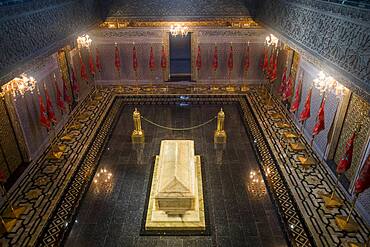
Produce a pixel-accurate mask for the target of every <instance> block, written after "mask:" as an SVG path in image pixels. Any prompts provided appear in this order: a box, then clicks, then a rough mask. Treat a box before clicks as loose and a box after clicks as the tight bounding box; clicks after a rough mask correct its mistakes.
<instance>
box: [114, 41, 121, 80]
mask: <svg viewBox="0 0 370 247" xmlns="http://www.w3.org/2000/svg"><path fill="white" fill-rule="evenodd" d="M114 67H115V68H116V71H117V72H118V73H120V72H121V57H120V52H119V48H118V45H117V43H114Z"/></svg>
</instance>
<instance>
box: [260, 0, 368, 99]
mask: <svg viewBox="0 0 370 247" xmlns="http://www.w3.org/2000/svg"><path fill="white" fill-rule="evenodd" d="M313 2H314V3H313V4H314V6H310V5H308V4H305V3H306V1H304V2H303V1H298V0H296V1H285V0H278V1H267V0H266V1H264V3H263V4H262V5H261V6H260V8H259V10H258V11H257V17H258V18H259V20H260V21H261V22H262V23H264V24H266V25H267V26H269V27H271V28H273V30H275V31H277V32H278V33H280V35H278V36H279V38H280V39H283V40H285V41H287V43H288V44H289V45H290V46H292V48H293V49H296V50H297V51H298V52H299V53H300V54H301V55H302V56H303V57H304V58H305V59H306V60H308V61H310V62H312V63H314V64H315V65H316V66H318V67H319V68H320V69H323V70H325V71H327V72H328V73H329V74H332V75H333V76H335V78H336V79H337V80H338V81H340V82H341V83H342V84H344V85H345V86H347V87H349V88H350V89H351V90H352V91H354V92H356V93H357V94H360V95H361V96H363V97H365V98H366V99H368V100H370V94H369V91H370V85H369V83H368V80H369V78H370V67H369V63H370V24H369V21H367V18H365V17H364V16H365V14H364V12H366V13H367V16H370V10H353V11H354V12H355V13H357V14H353V15H352V16H350V15H349V14H344V12H341V13H343V15H345V16H342V14H336V12H338V11H339V10H341V9H342V8H343V7H342V8H339V7H338V6H337V5H336V4H332V5H333V10H331V9H330V8H329V6H330V4H329V3H325V4H326V5H325V8H322V9H319V3H317V2H318V1H313ZM352 9H353V8H348V10H347V12H345V13H348V12H349V11H351V10H352ZM356 11H357V12H356ZM348 16H349V17H348Z"/></svg>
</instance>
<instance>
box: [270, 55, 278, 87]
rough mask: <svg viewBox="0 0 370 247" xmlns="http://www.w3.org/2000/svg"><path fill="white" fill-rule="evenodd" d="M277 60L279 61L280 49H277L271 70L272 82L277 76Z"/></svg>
mask: <svg viewBox="0 0 370 247" xmlns="http://www.w3.org/2000/svg"><path fill="white" fill-rule="evenodd" d="M277 61H278V50H276V52H275V55H274V63H273V67H272V71H271V76H270V77H271V79H270V80H271V82H273V81H275V80H276V78H277Z"/></svg>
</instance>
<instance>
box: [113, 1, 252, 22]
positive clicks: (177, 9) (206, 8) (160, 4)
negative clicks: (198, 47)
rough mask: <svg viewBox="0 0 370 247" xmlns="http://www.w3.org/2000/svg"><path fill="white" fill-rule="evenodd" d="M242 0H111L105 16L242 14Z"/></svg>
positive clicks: (179, 17)
mask: <svg viewBox="0 0 370 247" xmlns="http://www.w3.org/2000/svg"><path fill="white" fill-rule="evenodd" d="M246 16H250V11H249V9H248V6H247V4H246V1H244V0H218V1H215V0H213V1H210V0H187V1H184V0H150V1H149V0H115V1H113V3H112V4H111V5H110V7H109V11H108V15H107V18H108V19H110V18H123V19H128V18H131V19H137V18H139V19H156V20H158V19H160V20H184V19H185V20H189V19H199V18H200V19H204V18H215V17H216V18H217V17H246Z"/></svg>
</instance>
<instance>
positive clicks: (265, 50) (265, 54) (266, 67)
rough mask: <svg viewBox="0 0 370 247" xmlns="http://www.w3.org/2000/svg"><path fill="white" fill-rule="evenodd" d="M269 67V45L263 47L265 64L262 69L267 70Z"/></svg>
mask: <svg viewBox="0 0 370 247" xmlns="http://www.w3.org/2000/svg"><path fill="white" fill-rule="evenodd" d="M267 69H268V57H267V47H266V45H265V46H264V47H263V66H262V71H264V72H267Z"/></svg>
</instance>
